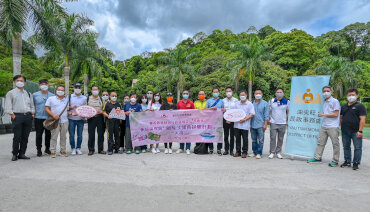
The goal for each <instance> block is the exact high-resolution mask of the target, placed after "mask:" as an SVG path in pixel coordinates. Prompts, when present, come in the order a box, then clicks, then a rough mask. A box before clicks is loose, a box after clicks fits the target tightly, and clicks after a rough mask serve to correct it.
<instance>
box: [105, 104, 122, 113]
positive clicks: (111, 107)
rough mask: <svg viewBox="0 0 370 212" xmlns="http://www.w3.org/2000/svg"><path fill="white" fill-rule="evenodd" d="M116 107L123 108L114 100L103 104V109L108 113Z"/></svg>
mask: <svg viewBox="0 0 370 212" xmlns="http://www.w3.org/2000/svg"><path fill="white" fill-rule="evenodd" d="M118 108H119V109H121V110H123V108H122V105H121V103H119V102H116V103H114V104H113V103H112V102H107V104H105V107H104V111H105V112H106V113H107V114H108V115H109V114H110V112H112V110H117V109H118Z"/></svg>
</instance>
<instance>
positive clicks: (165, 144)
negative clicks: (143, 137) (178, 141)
mask: <svg viewBox="0 0 370 212" xmlns="http://www.w3.org/2000/svg"><path fill="white" fill-rule="evenodd" d="M167 146H169V147H170V149H171V148H172V143H164V148H167Z"/></svg>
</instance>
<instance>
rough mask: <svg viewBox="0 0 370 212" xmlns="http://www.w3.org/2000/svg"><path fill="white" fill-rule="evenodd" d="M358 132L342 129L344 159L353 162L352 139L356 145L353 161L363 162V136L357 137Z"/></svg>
mask: <svg viewBox="0 0 370 212" xmlns="http://www.w3.org/2000/svg"><path fill="white" fill-rule="evenodd" d="M356 134H357V132H346V131H343V130H342V142H343V152H344V160H346V161H348V162H351V161H352V156H351V140H352V141H353V146H354V147H355V150H354V157H353V163H358V164H360V163H361V156H362V137H361V138H357V137H356Z"/></svg>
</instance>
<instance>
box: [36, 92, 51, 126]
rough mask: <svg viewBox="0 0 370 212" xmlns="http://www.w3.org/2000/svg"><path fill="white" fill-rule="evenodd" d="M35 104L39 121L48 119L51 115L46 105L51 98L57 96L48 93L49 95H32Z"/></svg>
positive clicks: (39, 93) (38, 93)
mask: <svg viewBox="0 0 370 212" xmlns="http://www.w3.org/2000/svg"><path fill="white" fill-rule="evenodd" d="M32 96H33V102H34V104H35V118H37V119H47V118H48V117H49V114H48V113H47V112H46V111H45V103H46V100H48V98H49V97H51V96H55V95H54V94H52V93H50V92H48V93H47V94H43V93H41V91H38V92H36V93H33V94H32Z"/></svg>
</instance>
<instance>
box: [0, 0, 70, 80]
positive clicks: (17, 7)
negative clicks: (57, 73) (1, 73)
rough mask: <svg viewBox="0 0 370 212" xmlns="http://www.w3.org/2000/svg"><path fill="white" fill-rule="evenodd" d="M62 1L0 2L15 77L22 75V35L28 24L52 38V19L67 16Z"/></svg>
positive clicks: (0, 20) (0, 19)
mask: <svg viewBox="0 0 370 212" xmlns="http://www.w3.org/2000/svg"><path fill="white" fill-rule="evenodd" d="M61 2H62V1H61V0H0V32H1V40H2V41H3V42H4V44H7V45H8V46H12V51H13V75H18V74H21V64H22V33H23V32H24V31H27V29H28V26H27V25H28V23H31V24H32V26H33V30H34V31H35V32H36V33H39V34H40V35H42V36H44V37H46V38H50V37H51V34H52V29H51V27H50V22H49V19H50V17H52V16H54V17H58V16H60V15H61V16H63V15H65V14H66V13H65V10H64V8H63V7H61V6H60V3H61Z"/></svg>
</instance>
